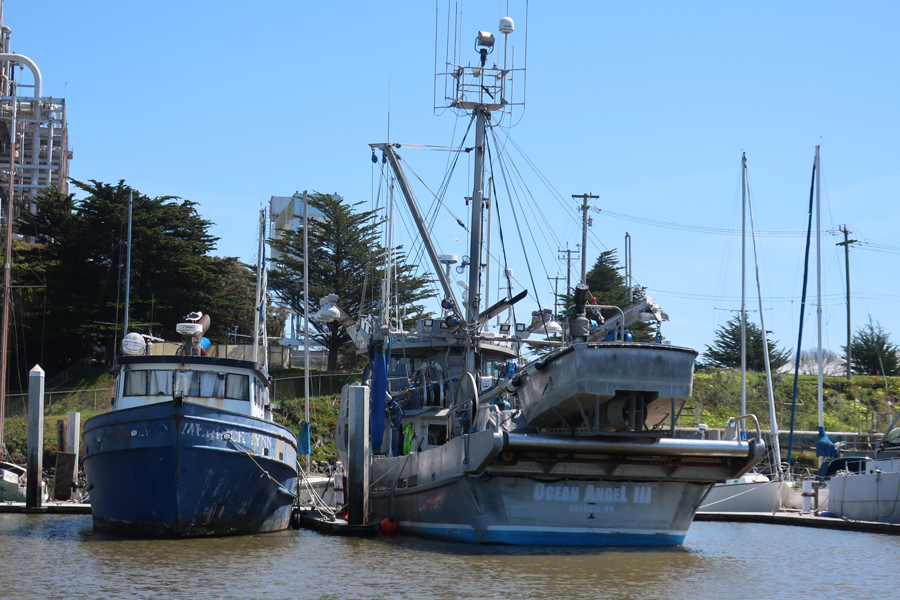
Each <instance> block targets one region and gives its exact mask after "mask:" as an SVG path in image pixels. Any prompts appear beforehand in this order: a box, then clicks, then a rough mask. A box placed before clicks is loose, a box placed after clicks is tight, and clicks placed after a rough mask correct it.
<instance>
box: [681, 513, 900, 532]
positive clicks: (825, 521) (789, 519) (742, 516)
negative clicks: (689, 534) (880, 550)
mask: <svg viewBox="0 0 900 600" xmlns="http://www.w3.org/2000/svg"><path fill="white" fill-rule="evenodd" d="M694 520H695V521H719V522H732V523H765V524H768V525H792V526H794V527H813V528H816V529H839V530H842V531H863V532H866V533H885V534H888V535H900V525H898V524H895V523H876V522H872V521H853V520H851V519H842V518H835V517H823V516H816V515H814V514H801V513H799V512H777V513H774V514H773V513H697V514H696V515H694Z"/></svg>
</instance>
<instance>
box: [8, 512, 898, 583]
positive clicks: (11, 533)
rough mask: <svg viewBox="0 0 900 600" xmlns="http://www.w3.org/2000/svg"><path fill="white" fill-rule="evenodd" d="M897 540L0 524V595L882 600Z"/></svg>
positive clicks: (42, 518) (775, 531) (45, 521)
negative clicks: (118, 530)
mask: <svg viewBox="0 0 900 600" xmlns="http://www.w3.org/2000/svg"><path fill="white" fill-rule="evenodd" d="M898 554H900V537H893V536H888V535H878V534H868V533H854V532H844V531H829V530H818V529H807V528H802V527H785V526H777V525H760V524H739V523H694V524H693V526H692V527H691V530H690V533H689V534H688V536H687V539H686V540H685V543H684V545H683V546H680V547H674V548H663V549H660V548H628V549H615V548H603V549H596V548H595V549H584V548H519V547H507V546H476V545H464V544H448V543H440V542H431V541H426V540H419V539H414V538H407V537H403V536H396V537H393V538H377V537H376V538H368V539H358V538H344V537H333V536H325V535H321V534H318V533H314V532H312V531H305V530H304V531H285V532H281V533H274V534H266V535H257V536H238V537H226V538H214V539H189V540H149V539H135V538H123V537H119V536H114V535H110V534H106V533H102V532H99V531H95V530H94V529H93V527H92V523H91V518H90V516H62V515H14V514H2V515H0V556H2V557H3V571H4V572H3V575H2V577H0V598H3V599H10V598H61V599H62V598H65V599H72V598H189V599H191V600H198V599H201V598H254V599H257V598H266V599H268V600H274V599H281V598H334V599H340V600H346V599H350V598H379V599H380V598H448V599H449V598H515V599H516V600H526V599H531V598H535V599H538V598H540V599H544V598H616V599H620V598H621V599H626V598H641V599H648V598H672V599H678V598H684V599H688V598H690V599H696V598H716V599H718V598H728V597H734V596H735V594H736V593H740V594H742V595H744V594H745V595H746V597H754V598H776V597H778V598H785V597H796V598H813V597H817V598H854V599H864V598H879V597H881V598H884V597H891V596H892V594H893V593H894V592H895V590H896V584H895V583H892V582H893V581H895V580H896V579H895V577H896V556H898Z"/></svg>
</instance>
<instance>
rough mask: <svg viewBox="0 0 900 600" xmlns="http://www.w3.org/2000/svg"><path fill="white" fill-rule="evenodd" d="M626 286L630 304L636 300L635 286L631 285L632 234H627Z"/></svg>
mask: <svg viewBox="0 0 900 600" xmlns="http://www.w3.org/2000/svg"><path fill="white" fill-rule="evenodd" d="M625 285H626V286H628V304H631V302H632V301H633V300H634V296H633V294H632V292H633V291H634V289H633V288H634V286H633V284H632V283H631V234H630V233H628V232H627V231H626V232H625Z"/></svg>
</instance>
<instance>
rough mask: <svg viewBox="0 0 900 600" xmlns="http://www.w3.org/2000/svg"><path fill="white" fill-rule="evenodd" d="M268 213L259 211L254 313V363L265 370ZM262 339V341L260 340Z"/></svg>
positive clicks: (266, 363)
mask: <svg viewBox="0 0 900 600" xmlns="http://www.w3.org/2000/svg"><path fill="white" fill-rule="evenodd" d="M265 244H266V211H265V209H262V210H260V211H259V244H258V246H257V251H256V305H255V307H256V309H255V310H254V311H253V313H254V314H253V362H255V363H257V364H262V366H263V367H264V368H268V366H269V363H268V358H269V357H268V356H267V354H268V353H267V352H266V350H268V347H267V343H266V342H267V340H266V332H265V329H264V330H263V331H262V334H260V326H262V327H263V328H265V325H266V317H265V313H264V312H263V311H265V310H266V302H265V301H266V291H265V286H266V281H265V280H266V273H265V268H266V261H265V251H266V246H265ZM260 337H261V338H262V340H260ZM260 342H261V343H262V346H263V349H264V351H263V357H262V361H260V356H259V347H260Z"/></svg>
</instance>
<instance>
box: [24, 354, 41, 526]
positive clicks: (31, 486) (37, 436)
mask: <svg viewBox="0 0 900 600" xmlns="http://www.w3.org/2000/svg"><path fill="white" fill-rule="evenodd" d="M43 466H44V370H43V369H42V368H41V367H40V365H35V366H34V368H33V369H31V371H29V372H28V457H27V463H26V470H27V478H28V479H27V481H28V483H27V486H26V488H25V506H26V507H27V508H34V509H40V508H41V502H42V498H41V488H42V487H43V485H42V483H43Z"/></svg>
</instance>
